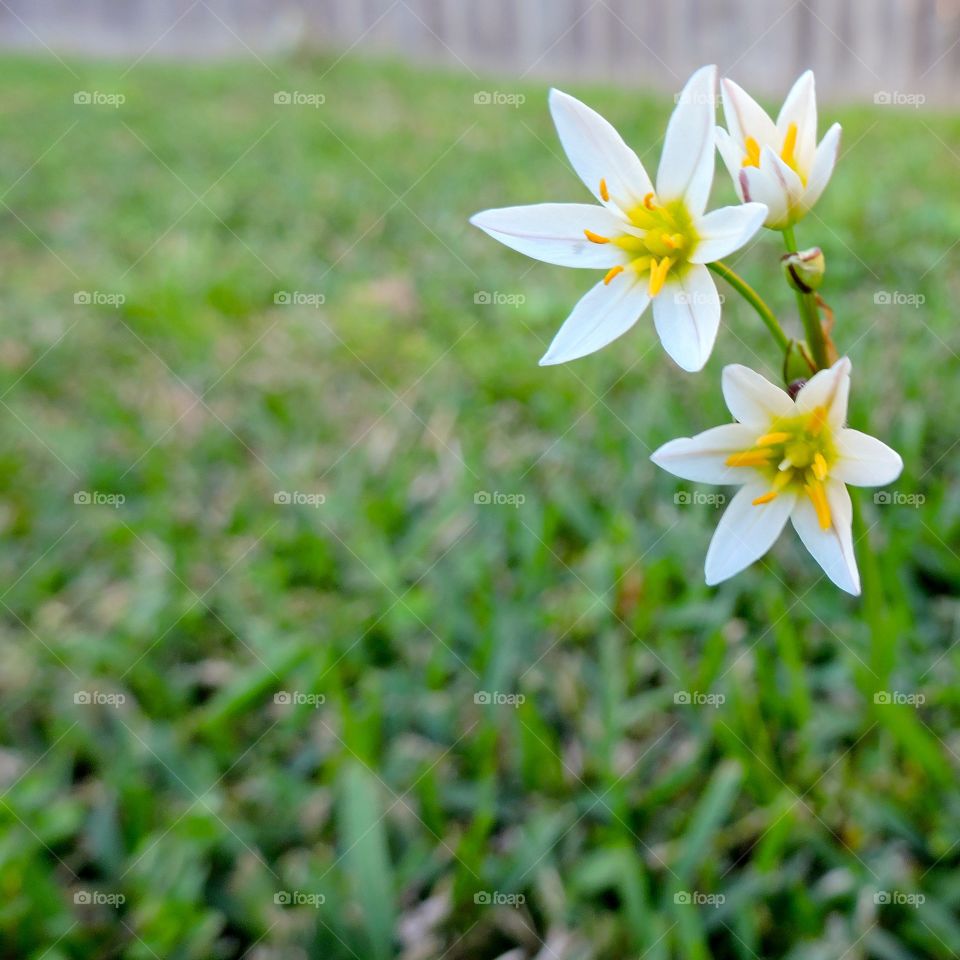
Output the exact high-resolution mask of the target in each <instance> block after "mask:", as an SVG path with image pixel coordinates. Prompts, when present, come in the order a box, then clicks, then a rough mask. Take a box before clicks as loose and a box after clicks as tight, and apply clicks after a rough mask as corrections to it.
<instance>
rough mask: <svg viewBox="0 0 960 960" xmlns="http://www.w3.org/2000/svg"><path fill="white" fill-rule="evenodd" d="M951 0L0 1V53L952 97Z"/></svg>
mask: <svg viewBox="0 0 960 960" xmlns="http://www.w3.org/2000/svg"><path fill="white" fill-rule="evenodd" d="M958 41H960V0H0V43H2V44H3V45H4V46H6V47H21V48H35V49H43V47H45V46H46V47H49V48H50V49H52V50H56V51H58V52H63V51H68V52H69V51H75V52H83V53H95V54H107V55H114V56H121V57H130V58H136V57H140V56H143V55H147V56H150V55H153V56H199V57H207V56H223V55H233V54H241V55H244V54H246V55H249V54H250V53H256V54H257V55H258V56H261V57H268V56H270V55H273V54H276V53H280V52H283V51H286V50H289V49H291V48H296V47H298V46H301V45H310V46H316V47H321V48H324V49H332V50H336V51H346V50H350V51H352V52H355V53H363V52H368V51H377V52H380V53H383V52H387V53H392V54H395V55H399V56H402V57H406V58H410V59H414V60H418V61H423V62H436V63H444V64H449V65H452V66H454V67H457V68H460V69H465V70H469V71H472V72H476V73H488V74H489V73H498V74H501V75H504V76H511V77H517V76H537V75H539V76H544V75H550V76H558V75H562V76H564V77H585V78H596V79H606V80H614V81H617V82H619V83H622V84H645V85H652V86H659V87H662V88H664V89H668V90H672V89H676V88H677V87H678V85H679V83H680V82H681V81H682V80H683V79H684V78H685V77H686V76H687V75H688V74H689V73H690V72H691V71H692V70H693V69H694V68H695V67H696V66H699V65H700V64H703V63H707V62H715V63H718V64H720V66H721V68H722V69H724V70H725V71H726V72H728V73H730V75H732V76H734V77H735V78H737V79H738V80H740V81H741V82H743V83H747V84H750V85H752V86H753V87H755V88H757V89H759V90H761V91H766V92H769V93H775V92H780V91H782V90H783V89H784V88H785V87H786V86H787V85H788V84H789V82H790V81H791V80H792V79H793V78H794V77H795V76H796V74H797V73H798V72H799V71H800V70H801V69H803V68H805V67H808V66H811V67H813V68H814V69H815V70H816V71H817V76H818V82H819V85H820V87H821V90H822V91H823V92H824V93H825V94H826V95H827V96H828V97H832V98H834V99H878V100H881V101H883V100H885V99H886V100H888V101H891V102H895V103H896V102H900V103H903V104H904V105H910V104H913V103H916V102H917V100H918V99H921V100H922V98H924V97H925V98H927V99H931V100H941V101H956V100H960V43H958Z"/></svg>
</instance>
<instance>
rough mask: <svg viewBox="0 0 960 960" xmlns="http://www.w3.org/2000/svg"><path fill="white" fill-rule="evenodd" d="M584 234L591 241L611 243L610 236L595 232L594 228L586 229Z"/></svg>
mask: <svg viewBox="0 0 960 960" xmlns="http://www.w3.org/2000/svg"><path fill="white" fill-rule="evenodd" d="M583 235H584V236H585V237H586V238H587V239H588V240H589V241H590V242H591V243H609V242H610V238H609V237H601V236H600V234H599V233H594V232H593V231H592V230H584V231H583Z"/></svg>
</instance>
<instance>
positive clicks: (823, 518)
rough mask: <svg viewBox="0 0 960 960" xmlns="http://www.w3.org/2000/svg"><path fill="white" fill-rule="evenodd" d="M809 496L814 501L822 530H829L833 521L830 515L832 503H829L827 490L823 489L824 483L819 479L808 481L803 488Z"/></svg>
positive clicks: (814, 507)
mask: <svg viewBox="0 0 960 960" xmlns="http://www.w3.org/2000/svg"><path fill="white" fill-rule="evenodd" d="M803 489H804V490H805V491H806V493H807V496H808V497H809V498H810V500H811V502H812V503H813V509H814V510H816V511H817V520H818V521H819V522H820V529H821V530H829V529H830V525H831V524H832V523H833V518H832V517H831V516H830V504H829V503H827V492H826V491H825V490H824V489H823V484H822V483H820V482H819V481H814V482H813V483H808V484H805V485H804V488H803Z"/></svg>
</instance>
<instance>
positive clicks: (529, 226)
mask: <svg viewBox="0 0 960 960" xmlns="http://www.w3.org/2000/svg"><path fill="white" fill-rule="evenodd" d="M715 91H716V67H712V66H711V67H703V68H702V69H700V70H698V71H697V72H696V73H695V74H694V75H693V76H692V77H691V78H690V80H689V81H688V82H687V85H686V87H685V88H684V90H683V92H682V93H681V94H680V96H679V98H678V102H677V106H676V109H675V110H674V112H673V116H672V117H671V118H670V123H669V125H668V127H667V133H666V138H665V140H664V144H663V153H662V154H661V157H660V166H659V168H658V170H657V182H656V187H654V185H653V183H652V181H651V180H650V177H649V176H648V175H647V172H646V170H645V169H644V167H643V164H642V163H641V162H640V159H639V158H638V157H637V155H636V153H634V151H633V150H631V149H630V147H628V146H627V145H626V143H624V141H623V139H622V138H621V137H620V135H619V134H618V133H617V131H616V130H614V128H613V127H612V126H611V125H610V124H609V123H608V122H607V121H606V120H604V119H603V117H601V116H600V115H599V114H598V113H596V112H595V111H593V110H591V109H590V108H589V107H587V106H586V105H585V104H583V103H581V102H580V101H579V100H575V99H574V98H573V97H570V96H568V95H567V94H565V93H561V92H560V91H559V90H553V91H551V93H550V110H551V112H552V114H553V120H554V123H555V124H556V127H557V132H558V134H559V136H560V141H561V143H562V144H563V148H564V150H565V151H566V154H567V157H568V158H569V159H570V163H571V164H572V165H573V168H574V170H576V172H577V174H579V176H580V178H581V179H582V180H583V182H584V183H585V184H586V185H587V187H588V188H589V189H590V190H591V191H592V192H593V194H594V196H595V197H596V198H597V200H599V201H600V205H599V206H597V205H593V204H580V203H542V204H535V205H533V206H522V207H506V208H502V209H498V210H486V211H484V212H483V213H478V214H476V215H475V216H474V217H472V218H471V221H470V222H471V223H473V224H474V225H476V226H478V227H480V229H481V230H484V231H485V232H486V233H488V234H489V235H490V236H491V237H493V238H494V239H495V240H499V241H500V242H501V243H503V244H505V245H506V246H508V247H510V248H512V249H513V250H518V251H519V252H520V253H524V254H526V255H527V256H530V257H535V258H536V259H538V260H544V261H546V262H547V263H554V264H558V265H559V266H564V267H585V268H588V269H601V270H606V271H607V273H606V276H605V277H604V279H603V280H602V281H601V282H600V283H598V284H597V285H596V286H595V287H594V288H593V289H592V290H590V292H589V293H587V294H586V296H584V297H583V299H582V300H581V301H580V302H579V303H578V304H577V306H576V307H575V308H574V310H573V313H571V314H570V316H569V317H568V318H567V321H566V322H565V323H564V324H563V326H562V327H561V328H560V331H559V332H558V333H557V335H556V337H555V338H554V340H553V343H551V344H550V349H549V350H547V352H546V354H545V355H544V356H543V358H542V359H541V361H540V363H541V364H542V365H547V364H555V363H565V362H567V361H568V360H576V359H577V358H578V357H583V356H586V355H587V354H590V353H593V352H595V351H596V350H599V349H600V348H601V347H605V346H606V345H607V344H608V343H610V342H611V341H613V340H615V339H616V338H617V337H619V336H621V335H622V334H624V333H626V332H627V330H629V329H630V328H631V327H632V326H633V325H634V324H635V323H636V322H637V320H638V319H639V318H640V316H641V314H642V313H643V312H644V310H646V308H647V306H648V304H649V303H650V301H651V300H652V301H653V322H654V325H655V327H656V330H657V334H658V335H659V337H660V341H661V343H662V344H663V346H664V349H665V350H666V351H667V353H669V354H670V356H671V357H672V358H673V359H674V360H675V361H676V362H677V364H679V366H681V367H682V368H683V369H684V370H689V371H694V370H700V369H701V368H702V367H703V365H704V364H705V363H706V362H707V359H708V358H709V357H710V352H711V351H712V350H713V345H714V342H715V341H716V338H717V329H718V327H719V324H720V297H719V295H718V293H717V288H716V286H715V284H714V282H713V278H712V277H711V276H710V273H709V271H708V270H707V267H706V266H705V265H706V264H708V263H712V262H713V261H715V260H720V259H721V258H723V257H725V256H727V255H728V254H730V253H732V252H733V251H735V250H738V249H740V247H742V246H743V245H744V244H745V243H747V241H749V240H750V238H751V237H753V235H754V234H755V233H756V232H757V231H758V230H759V229H760V227H761V226H762V224H763V221H764V219H765V218H766V215H767V208H766V207H765V206H764V205H763V204H762V203H745V204H742V205H740V206H735V207H723V208H721V209H718V210H714V211H712V212H710V213H705V212H704V211H705V210H706V206H707V200H708V198H709V195H710V189H711V186H712V185H713V173H714V160H715V158H714V153H715V149H716V141H715V127H714V122H715V99H716V94H715Z"/></svg>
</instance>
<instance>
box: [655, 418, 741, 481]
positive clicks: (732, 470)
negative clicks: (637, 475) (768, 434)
mask: <svg viewBox="0 0 960 960" xmlns="http://www.w3.org/2000/svg"><path fill="white" fill-rule="evenodd" d="M756 438H757V435H756V432H755V431H753V430H751V429H750V428H749V427H745V426H743V424H740V423H725V424H724V425H723V426H722V427H713V429H711V430H704V431H703V433H698V434H697V435H696V436H695V437H680V438H679V439H677V440H671V441H670V442H669V443H665V444H664V445H663V446H662V447H660V449H659V450H657V451H655V452H654V453H653V454H651V456H650V459H651V460H652V461H653V462H654V463H655V464H656V465H657V466H658V467H661V468H662V469H664V470H666V471H667V473H672V474H673V475H674V476H675V477H682V478H683V479H684V480H695V481H696V482H697V483H730V484H733V483H742V482H743V480H744V478H745V477H749V476H750V474H747V473H745V472H744V469H745V468H744V467H728V466H727V463H726V460H727V457H729V456H730V454H731V453H739V452H741V451H743V450H747V449H749V448H750V447H752V446H753V443H754V441H755V440H756Z"/></svg>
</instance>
